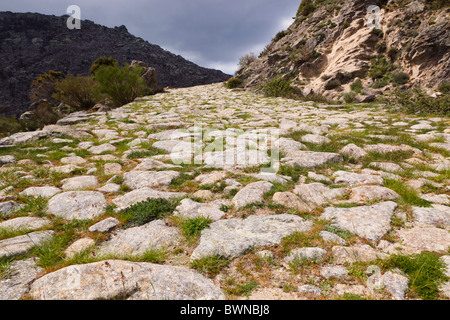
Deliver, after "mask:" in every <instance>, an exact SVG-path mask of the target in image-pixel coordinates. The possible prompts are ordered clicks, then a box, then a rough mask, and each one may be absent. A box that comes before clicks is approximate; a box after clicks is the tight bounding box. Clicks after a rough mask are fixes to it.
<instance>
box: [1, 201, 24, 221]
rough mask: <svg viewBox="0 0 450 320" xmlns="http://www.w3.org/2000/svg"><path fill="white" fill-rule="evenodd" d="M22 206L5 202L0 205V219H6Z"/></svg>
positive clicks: (13, 202)
mask: <svg viewBox="0 0 450 320" xmlns="http://www.w3.org/2000/svg"><path fill="white" fill-rule="evenodd" d="M22 207H23V205H22V204H19V203H17V202H15V201H6V202H1V203H0V217H7V216H9V215H11V214H12V213H14V211H16V210H19V209H20V208H22Z"/></svg>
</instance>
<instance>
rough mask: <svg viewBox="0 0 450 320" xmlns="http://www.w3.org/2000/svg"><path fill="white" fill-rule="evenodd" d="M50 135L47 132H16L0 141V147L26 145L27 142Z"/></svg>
mask: <svg viewBox="0 0 450 320" xmlns="http://www.w3.org/2000/svg"><path fill="white" fill-rule="evenodd" d="M50 134H51V132H50V131H47V130H37V131H28V132H18V133H14V134H13V135H10V136H9V137H6V138H3V139H0V145H13V146H15V145H17V144H23V143H27V142H29V141H33V140H38V139H40V138H45V137H48V136H49V135H50Z"/></svg>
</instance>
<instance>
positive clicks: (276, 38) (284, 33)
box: [272, 30, 288, 42]
mask: <svg viewBox="0 0 450 320" xmlns="http://www.w3.org/2000/svg"><path fill="white" fill-rule="evenodd" d="M287 34H288V32H287V31H285V30H283V31H280V32H278V33H277V34H276V35H275V38H273V40H272V41H273V42H278V41H280V40H281V39H283V38H284V37H285V36H286V35H287Z"/></svg>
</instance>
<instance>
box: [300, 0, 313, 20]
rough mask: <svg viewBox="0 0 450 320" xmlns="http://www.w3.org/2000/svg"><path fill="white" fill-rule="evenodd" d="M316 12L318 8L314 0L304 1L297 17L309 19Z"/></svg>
mask: <svg viewBox="0 0 450 320" xmlns="http://www.w3.org/2000/svg"><path fill="white" fill-rule="evenodd" d="M314 10H316V7H315V6H314V2H313V1H312V0H302V2H301V3H300V6H299V7H298V10H297V17H298V16H304V17H307V16H309V15H310V14H311V13H313V12H314Z"/></svg>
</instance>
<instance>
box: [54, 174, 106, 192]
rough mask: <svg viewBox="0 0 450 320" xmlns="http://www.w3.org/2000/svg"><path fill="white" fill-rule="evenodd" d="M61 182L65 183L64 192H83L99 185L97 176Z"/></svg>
mask: <svg viewBox="0 0 450 320" xmlns="http://www.w3.org/2000/svg"><path fill="white" fill-rule="evenodd" d="M61 182H62V183H63V185H62V189H63V190H64V191H69V190H83V189H88V188H93V187H95V186H97V185H98V180H97V177H96V176H80V177H73V178H68V179H64V180H62V181H61Z"/></svg>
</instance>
